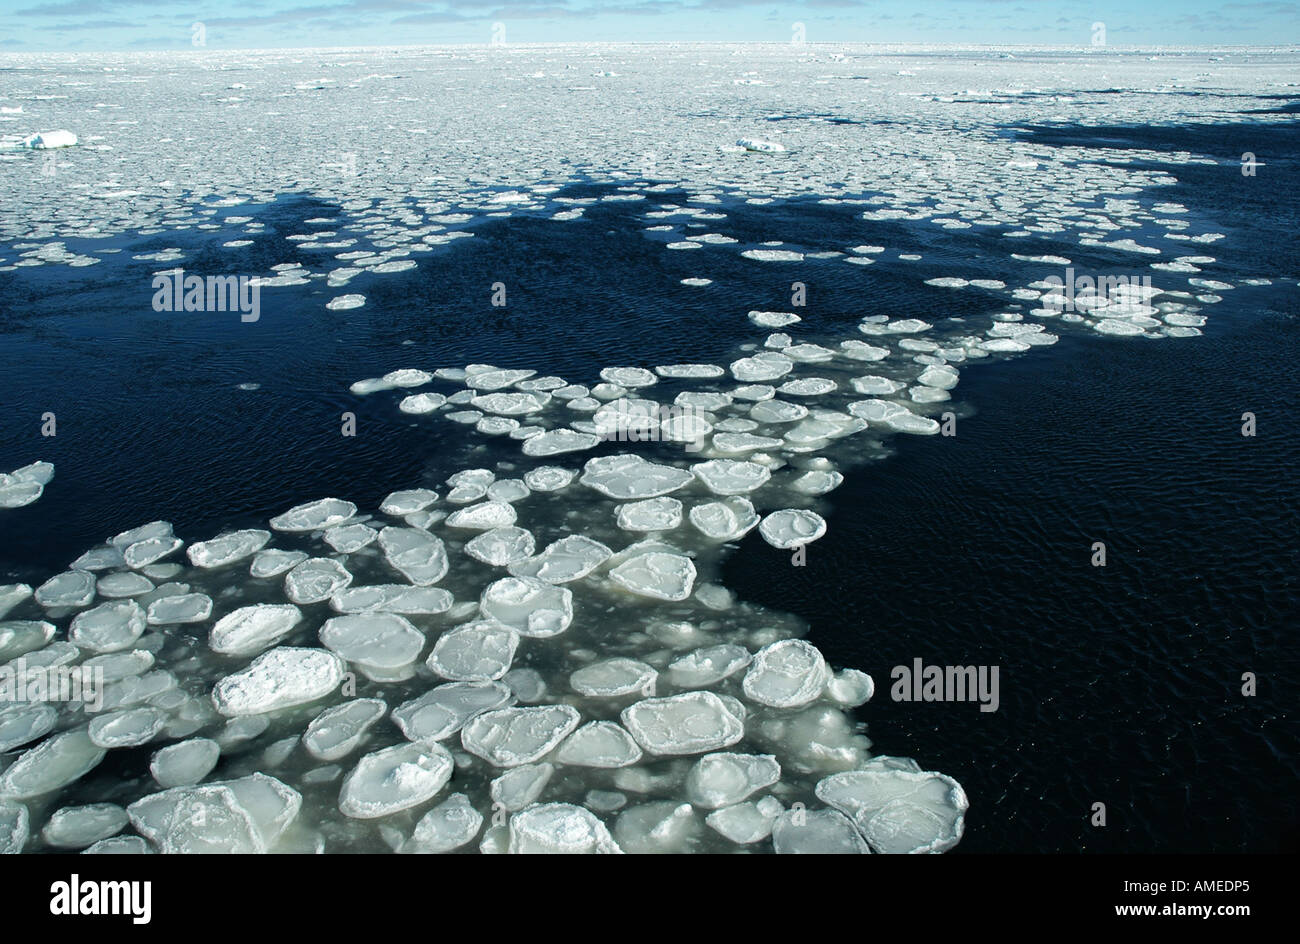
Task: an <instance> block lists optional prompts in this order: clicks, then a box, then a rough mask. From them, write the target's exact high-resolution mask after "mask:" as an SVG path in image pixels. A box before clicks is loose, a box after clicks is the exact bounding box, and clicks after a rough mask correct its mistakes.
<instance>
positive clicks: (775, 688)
mask: <svg viewBox="0 0 1300 944" xmlns="http://www.w3.org/2000/svg"><path fill="white" fill-rule="evenodd" d="M830 679H831V673H830V669H829V668H828V667H827V665H826V660H825V659H823V658H822V654H821V653H820V652H818V651H817V649H816V647H814V646H812V645H810V644H809V643H807V642H804V641H803V640H802V639H783V640H781V641H780V642H774V643H772V644H771V645H770V646H765V647H764V648H762V649H760V650H759V651H758V652H757V653H755V654H754V660H753V662H751V663H750V666H749V671H748V672H746V673H745V679H744V683H743V688H744V690H745V697H746V698H748V699H749V700H750V701H755V702H758V703H759V704H761V705H769V706H771V707H773V708H799V707H801V706H803V705H807V704H810V703H811V702H813V701H815V700H816V699H817V698H818V697H819V696H820V695H821V694H822V692H823V691H825V689H826V685H827V683H828V682H830Z"/></svg>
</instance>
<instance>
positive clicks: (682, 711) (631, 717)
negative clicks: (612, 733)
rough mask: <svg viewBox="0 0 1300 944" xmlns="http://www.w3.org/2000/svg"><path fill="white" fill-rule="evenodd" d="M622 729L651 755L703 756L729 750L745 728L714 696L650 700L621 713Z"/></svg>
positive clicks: (686, 695)
mask: <svg viewBox="0 0 1300 944" xmlns="http://www.w3.org/2000/svg"><path fill="white" fill-rule="evenodd" d="M621 717H622V721H623V727H625V728H626V729H627V730H628V731H629V732H630V733H631V735H632V736H633V737H634V738H636V740H637V743H638V744H640V745H641V747H643V748H644V749H645V750H646V751H648V752H649V753H651V754H700V753H703V752H705V751H715V750H718V749H719V748H723V747H730V746H731V745H732V744H735V743H736V742H737V741H739V740H740V739H741V738H742V737H744V735H745V726H744V724H743V723H742V722H741V720H740V719H739V718H737V717H736V716H735V715H734V714H732V712H731V711H730V710H729V709H728V707H727V705H726V703H725V702H723V700H722V699H721V698H719V697H718V696H717V695H715V694H713V692H686V693H684V694H681V695H670V696H668V697H667V698H647V699H645V700H643V701H639V702H637V703H636V704H635V705H632V706H630V707H628V708H625V709H624V710H623V712H622V715H621Z"/></svg>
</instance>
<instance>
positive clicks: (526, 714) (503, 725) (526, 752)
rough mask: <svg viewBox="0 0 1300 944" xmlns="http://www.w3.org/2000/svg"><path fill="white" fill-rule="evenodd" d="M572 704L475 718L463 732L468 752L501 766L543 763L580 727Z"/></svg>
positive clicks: (502, 711)
mask: <svg viewBox="0 0 1300 944" xmlns="http://www.w3.org/2000/svg"><path fill="white" fill-rule="evenodd" d="M580 720H581V715H579V714H578V710H577V709H576V708H573V707H572V706H570V705H543V706H539V707H535V708H498V709H497V710H495V711H487V712H484V713H483V714H480V715H477V716H475V717H474V718H473V719H472V720H471V721H470V722H469V723H468V724H466V725H465V727H464V728H463V729H462V731H461V743H462V744H463V745H464V747H465V750H467V751H469V752H470V753H471V754H474V755H477V756H478V757H481V758H483V759H484V760H486V761H487V762H488V763H490V764H494V765H496V766H497V767H518V766H519V765H520V764H531V763H533V762H534V761H537V760H541V759H542V758H543V757H545V756H546V755H547V754H548V753H550V752H551V750H552V749H554V748H555V746H556V745H557V744H559V743H560V742H561V741H562V740H564V739H565V738H566V737H568V736H569V735H570V734H571V733H572V732H573V730H574V729H575V728H576V727H577V726H578V723H579V721H580Z"/></svg>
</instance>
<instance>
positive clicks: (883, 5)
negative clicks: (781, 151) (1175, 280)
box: [0, 0, 1300, 51]
mask: <svg viewBox="0 0 1300 944" xmlns="http://www.w3.org/2000/svg"><path fill="white" fill-rule="evenodd" d="M196 22H201V23H203V24H204V27H205V37H204V38H205V41H206V46H207V47H208V48H227V49H247V48H265V47H288V46H351V45H409V44H421V43H486V42H488V41H489V40H490V39H491V38H492V29H493V24H494V23H501V24H503V25H504V37H505V41H506V42H507V43H526V42H574V41H625V42H630V41H685V42H690V41H695V42H712V41H722V42H741V41H769V42H788V41H789V40H790V38H791V34H792V30H793V24H795V23H802V24H804V31H805V35H806V38H807V41H808V42H829V41H846V42H945V43H946V42H955V43H1009V44H1052V45H1061V44H1064V45H1080V46H1084V45H1088V44H1089V42H1090V40H1091V36H1092V24H1093V23H1095V22H1102V23H1105V24H1106V34H1107V40H1108V42H1109V44H1110V45H1144V46H1145V45H1222V44H1231V45H1276V44H1287V43H1300V2H1289V0H1259V2H1253V0H1239V2H1226V3H1224V2H1213V0H1098V2H1077V0H805V2H799V3H781V2H771V0H226V2H211V0H200V2H174V0H0V51H27V50H79V49H85V50H133V49H182V48H189V47H190V46H191V45H192V44H191V36H192V25H193V24H194V23H196Z"/></svg>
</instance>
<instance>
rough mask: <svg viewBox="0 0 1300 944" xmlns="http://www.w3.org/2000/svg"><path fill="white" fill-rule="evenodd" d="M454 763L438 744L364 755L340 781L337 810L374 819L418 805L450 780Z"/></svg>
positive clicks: (359, 817) (410, 745) (399, 747)
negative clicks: (340, 787)
mask: <svg viewBox="0 0 1300 944" xmlns="http://www.w3.org/2000/svg"><path fill="white" fill-rule="evenodd" d="M454 767H455V763H454V762H453V761H452V759H451V754H449V753H448V752H447V749H446V748H444V747H443V746H442V745H440V744H433V743H428V742H423V743H419V744H395V745H393V746H392V747H386V748H384V749H383V750H378V751H375V752H373V753H371V754H366V755H365V756H364V757H362V758H361V759H360V760H359V761H358V762H357V765H356V766H355V767H354V768H352V771H351V772H350V773H349V774H348V775H347V778H346V779H345V780H344V781H343V788H342V790H341V791H340V792H339V810H340V811H341V812H342V813H343V815H344V816H350V817H352V818H354V819H376V818H378V817H380V816H388V815H389V814H391V813H396V812H398V811H400V810H406V809H410V808H411V807H413V806H419V805H420V804H421V803H424V802H425V801H426V800H429V799H432V798H433V797H434V796H436V795H437V793H438V791H439V790H441V789H442V788H443V787H444V786H446V785H447V781H448V780H450V779H451V772H452V769H453V768H454Z"/></svg>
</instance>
